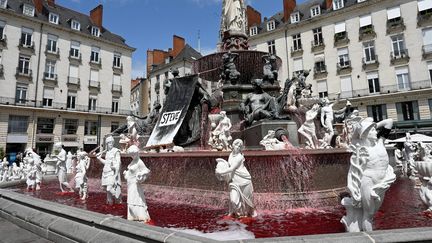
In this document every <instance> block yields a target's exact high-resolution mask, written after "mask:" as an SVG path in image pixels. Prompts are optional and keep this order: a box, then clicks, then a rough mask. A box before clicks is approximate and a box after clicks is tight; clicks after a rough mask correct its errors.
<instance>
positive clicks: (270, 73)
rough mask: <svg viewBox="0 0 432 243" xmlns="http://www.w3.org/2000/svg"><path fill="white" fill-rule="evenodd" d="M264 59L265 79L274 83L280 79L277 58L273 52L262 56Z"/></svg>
mask: <svg viewBox="0 0 432 243" xmlns="http://www.w3.org/2000/svg"><path fill="white" fill-rule="evenodd" d="M262 59H263V61H264V67H263V80H264V81H267V82H269V83H271V84H274V82H275V81H277V79H278V71H277V63H276V61H277V58H276V56H275V55H273V54H266V55H264V56H262Z"/></svg>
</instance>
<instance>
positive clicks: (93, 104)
mask: <svg viewBox="0 0 432 243" xmlns="http://www.w3.org/2000/svg"><path fill="white" fill-rule="evenodd" d="M96 101H97V97H92V96H91V97H90V98H89V102H88V110H89V111H96Z"/></svg>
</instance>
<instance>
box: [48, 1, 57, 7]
mask: <svg viewBox="0 0 432 243" xmlns="http://www.w3.org/2000/svg"><path fill="white" fill-rule="evenodd" d="M47 3H48V5H49V6H50V7H55V0H47Z"/></svg>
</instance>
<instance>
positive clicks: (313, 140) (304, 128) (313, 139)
mask: <svg viewBox="0 0 432 243" xmlns="http://www.w3.org/2000/svg"><path fill="white" fill-rule="evenodd" d="M319 110H320V105H319V104H314V105H313V106H312V108H311V109H310V110H308V111H307V112H306V120H305V122H304V123H303V125H301V127H300V128H299V129H298V132H299V133H300V134H301V135H303V136H304V137H305V138H306V139H307V142H308V145H309V147H310V148H311V149H317V148H319V147H320V144H319V141H318V138H317V135H316V127H315V118H316V117H317V115H318V112H319Z"/></svg>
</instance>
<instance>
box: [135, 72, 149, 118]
mask: <svg viewBox="0 0 432 243" xmlns="http://www.w3.org/2000/svg"><path fill="white" fill-rule="evenodd" d="M149 91H150V87H149V82H148V80H147V79H146V78H137V79H133V80H132V81H131V109H132V114H134V115H136V116H140V117H144V116H146V115H147V114H148V113H149V112H150V108H151V107H150V105H149V102H150V99H149Z"/></svg>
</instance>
